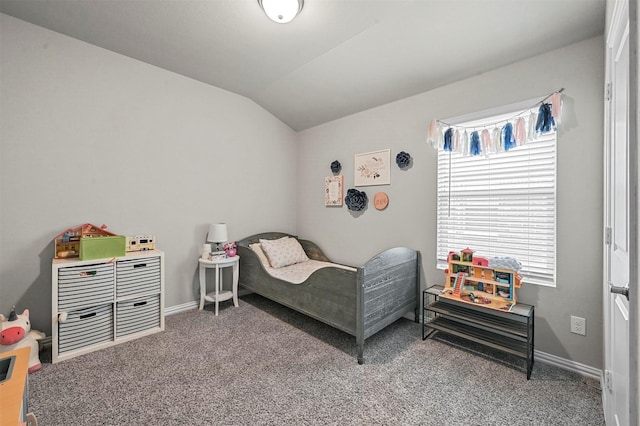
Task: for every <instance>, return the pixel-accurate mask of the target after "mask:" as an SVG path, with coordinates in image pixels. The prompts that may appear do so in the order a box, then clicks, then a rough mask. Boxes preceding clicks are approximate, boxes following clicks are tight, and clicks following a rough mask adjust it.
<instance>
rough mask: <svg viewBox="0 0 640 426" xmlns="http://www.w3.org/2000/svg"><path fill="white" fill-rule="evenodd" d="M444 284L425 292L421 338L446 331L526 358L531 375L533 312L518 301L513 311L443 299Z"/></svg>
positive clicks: (529, 374)
mask: <svg viewBox="0 0 640 426" xmlns="http://www.w3.org/2000/svg"><path fill="white" fill-rule="evenodd" d="M442 290H443V287H442V286H433V287H430V288H428V289H427V290H424V291H423V295H422V301H423V305H422V306H423V315H422V340H425V339H426V338H427V337H429V336H431V335H432V334H434V333H435V332H442V333H447V334H450V335H454V336H458V337H461V338H463V339H466V340H469V341H472V342H476V343H479V344H481V345H484V346H486V347H489V348H493V349H495V350H498V351H501V352H504V353H507V354H510V355H513V356H516V357H518V358H522V359H524V360H526V363H527V366H526V370H527V380H528V379H529V378H531V370H532V368H533V352H534V343H533V342H534V340H533V332H534V311H535V308H534V307H533V306H531V305H526V304H523V303H518V304H516V305H515V306H514V307H513V309H512V310H511V311H510V312H505V311H498V310H495V309H489V308H483V307H480V306H474V305H471V304H469V303H465V302H459V301H456V300H452V299H450V298H441V297H440V295H441V294H442Z"/></svg>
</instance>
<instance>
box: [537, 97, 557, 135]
mask: <svg viewBox="0 0 640 426" xmlns="http://www.w3.org/2000/svg"><path fill="white" fill-rule="evenodd" d="M552 130H554V131H555V130H556V122H555V120H554V119H553V113H552V112H551V105H550V104H544V103H543V104H542V105H540V109H539V110H538V121H537V122H536V134H538V135H543V134H545V133H549V132H550V131H552Z"/></svg>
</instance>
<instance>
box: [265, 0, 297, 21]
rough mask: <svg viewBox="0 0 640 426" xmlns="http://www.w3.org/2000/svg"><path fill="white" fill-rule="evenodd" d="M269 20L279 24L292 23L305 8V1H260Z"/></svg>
mask: <svg viewBox="0 0 640 426" xmlns="http://www.w3.org/2000/svg"><path fill="white" fill-rule="evenodd" d="M258 4H259V5H260V7H261V8H262V10H264V13H266V14H267V16H268V17H269V19H271V20H272V21H273V22H277V23H279V24H286V23H287V22H291V21H292V20H293V18H295V17H296V16H297V15H298V13H300V11H301V10H302V6H304V0H258Z"/></svg>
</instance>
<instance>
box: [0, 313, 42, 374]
mask: <svg viewBox="0 0 640 426" xmlns="http://www.w3.org/2000/svg"><path fill="white" fill-rule="evenodd" d="M44 337H45V334H44V333H42V332H41V331H36V330H31V323H30V322H29V310H28V309H25V310H24V312H22V315H18V314H16V307H15V306H14V307H13V309H12V310H11V313H10V314H9V318H5V316H4V315H2V314H0V353H2V352H9V351H12V350H14V349H20V348H24V347H30V348H31V354H30V356H29V364H28V371H29V373H33V372H34V371H38V370H40V368H41V367H42V364H40V354H39V348H38V342H37V340H40V339H42V338H44Z"/></svg>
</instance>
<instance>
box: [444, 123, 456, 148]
mask: <svg viewBox="0 0 640 426" xmlns="http://www.w3.org/2000/svg"><path fill="white" fill-rule="evenodd" d="M452 140H453V129H452V128H451V127H449V128H448V129H447V131H446V132H444V147H443V148H442V149H444V150H445V151H451V150H452V142H451V141H452Z"/></svg>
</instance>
